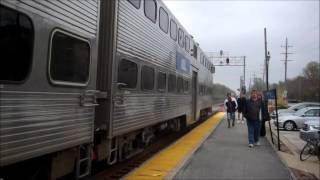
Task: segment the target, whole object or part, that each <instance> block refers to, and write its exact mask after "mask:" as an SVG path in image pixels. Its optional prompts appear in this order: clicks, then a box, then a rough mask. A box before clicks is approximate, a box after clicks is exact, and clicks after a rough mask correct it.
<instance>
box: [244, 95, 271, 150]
mask: <svg viewBox="0 0 320 180" xmlns="http://www.w3.org/2000/svg"><path fill="white" fill-rule="evenodd" d="M266 113H267V110H266V108H265V106H264V105H263V103H262V100H261V99H258V92H257V91H256V90H252V91H251V95H250V99H249V100H246V103H245V108H244V117H245V118H246V119H247V126H248V140H249V147H253V146H254V145H256V146H258V145H260V143H259V136H260V126H261V121H262V120H263V119H264V118H265V116H266Z"/></svg>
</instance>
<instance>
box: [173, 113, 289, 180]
mask: <svg viewBox="0 0 320 180" xmlns="http://www.w3.org/2000/svg"><path fill="white" fill-rule="evenodd" d="M226 124H227V122H226V119H224V120H222V122H221V123H220V124H219V125H218V126H217V128H216V130H215V131H214V132H213V133H212V134H211V135H210V136H209V137H208V138H207V140H206V141H205V142H203V144H202V145H201V146H200V148H199V149H198V150H197V151H196V152H195V153H194V155H193V156H192V157H191V158H190V159H189V161H188V162H187V163H185V164H184V166H183V167H182V168H181V169H180V171H179V172H178V173H177V174H176V176H175V177H174V179H291V176H290V173H289V170H288V169H287V167H286V166H285V165H284V164H283V163H282V162H281V161H280V159H279V157H278V155H277V154H276V152H275V151H274V150H273V149H272V147H271V145H270V144H269V142H268V141H267V140H266V139H265V138H262V139H261V140H260V143H261V146H257V147H254V148H249V147H248V140H247V125H246V124H236V126H235V127H234V128H230V129H228V128H227V125H226Z"/></svg>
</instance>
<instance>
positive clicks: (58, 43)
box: [49, 31, 90, 85]
mask: <svg viewBox="0 0 320 180" xmlns="http://www.w3.org/2000/svg"><path fill="white" fill-rule="evenodd" d="M51 41H52V42H51V57H50V63H49V73H50V78H51V80H52V81H53V83H54V84H66V83H67V84H68V85H69V84H70V83H80V84H85V83H87V81H88V80H89V66H90V46H89V43H88V42H87V41H85V40H84V39H81V38H80V37H76V36H74V35H71V34H69V33H65V32H64V33H62V32H61V31H54V32H53V37H52V40H51ZM80 84H79V85H80Z"/></svg>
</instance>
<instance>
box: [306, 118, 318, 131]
mask: <svg viewBox="0 0 320 180" xmlns="http://www.w3.org/2000/svg"><path fill="white" fill-rule="evenodd" d="M302 129H303V130H304V131H317V130H318V131H320V121H319V119H317V120H309V121H306V122H304V123H303V127H302Z"/></svg>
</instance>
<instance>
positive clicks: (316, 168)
mask: <svg viewBox="0 0 320 180" xmlns="http://www.w3.org/2000/svg"><path fill="white" fill-rule="evenodd" d="M271 127H272V128H271V129H272V133H273V140H274V143H275V146H274V148H275V151H276V152H277V153H278V155H279V157H280V158H281V160H282V161H283V162H284V163H285V164H286V165H287V166H288V167H289V169H290V170H291V172H292V173H293V174H294V176H295V179H320V161H319V160H318V159H317V158H316V157H315V156H314V157H310V158H309V159H307V160H306V161H300V159H299V158H300V151H301V150H302V148H303V146H304V144H305V142H304V141H302V140H301V139H300V138H299V137H298V135H294V134H295V133H299V132H287V131H280V133H279V134H280V144H281V151H278V149H277V131H276V127H275V126H274V125H273V123H271ZM266 128H267V135H266V136H267V139H268V140H269V142H270V144H272V142H271V138H270V132H269V126H268V123H266Z"/></svg>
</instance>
